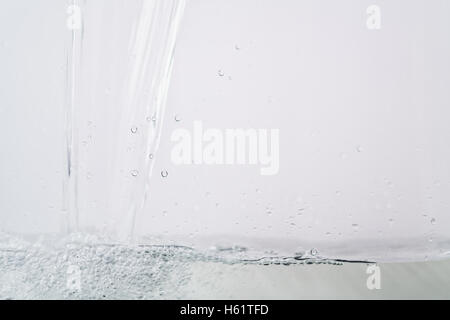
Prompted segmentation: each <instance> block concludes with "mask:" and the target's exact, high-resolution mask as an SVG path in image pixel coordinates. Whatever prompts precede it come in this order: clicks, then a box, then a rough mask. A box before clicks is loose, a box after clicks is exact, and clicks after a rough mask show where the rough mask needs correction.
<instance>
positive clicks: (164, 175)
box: [161, 170, 169, 178]
mask: <svg viewBox="0 0 450 320" xmlns="http://www.w3.org/2000/svg"><path fill="white" fill-rule="evenodd" d="M168 175H169V173H168V172H167V170H163V171H161V177H163V178H166V177H167V176H168Z"/></svg>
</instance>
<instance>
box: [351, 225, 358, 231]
mask: <svg viewBox="0 0 450 320" xmlns="http://www.w3.org/2000/svg"><path fill="white" fill-rule="evenodd" d="M352 228H353V231H354V232H357V231H358V229H359V225H358V224H357V223H353V224H352Z"/></svg>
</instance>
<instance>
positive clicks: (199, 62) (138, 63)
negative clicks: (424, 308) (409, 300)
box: [0, 0, 450, 299]
mask: <svg viewBox="0 0 450 320" xmlns="http://www.w3.org/2000/svg"><path fill="white" fill-rule="evenodd" d="M43 1H44V0H43ZM44 2H45V4H42V5H39V6H38V5H30V4H29V3H28V2H27V1H25V0H23V1H16V2H14V4H12V3H11V4H8V6H9V7H8V8H6V9H7V10H6V9H5V10H3V12H2V13H0V14H3V15H4V16H2V17H1V19H0V21H1V22H0V23H3V24H4V27H2V28H0V30H3V31H0V38H1V46H0V50H1V51H0V55H1V56H0V57H1V62H0V63H2V73H3V74H4V76H0V83H1V86H0V93H1V99H2V107H1V109H0V112H1V116H2V117H1V120H0V121H2V122H1V124H2V130H4V132H3V133H4V134H3V135H2V138H1V139H2V140H1V141H2V146H3V150H4V151H3V153H2V157H1V158H0V168H2V170H0V174H1V178H0V221H1V225H0V230H1V231H2V233H0V271H1V272H0V284H1V285H0V298H1V299H20V298H26V299H35V298H45V299H55V298H57V299H59V298H63V299H105V298H106V299H108V298H111V299H120V298H123V299H152V298H196V297H219V298H220V297H222V298H227V297H231V298H236V297H244V298H252V297H263V298H264V297H268V298H274V297H315V296H316V295H318V296H319V297H320V295H321V294H322V297H343V296H347V297H380V296H382V294H378V295H377V294H373V295H372V296H370V294H369V291H367V288H366V285H365V283H366V278H367V274H366V267H367V266H368V265H373V263H374V262H375V261H376V262H389V263H392V264H387V265H384V264H381V265H382V268H385V270H386V271H385V273H383V274H385V276H383V277H386V279H387V281H386V282H385V286H387V287H388V289H387V290H386V291H384V292H385V296H388V297H408V295H411V296H413V297H416V296H420V294H422V296H423V295H426V294H427V293H433V294H435V296H437V297H446V294H447V296H448V293H447V292H449V291H448V290H446V288H448V287H449V285H450V284H449V283H448V280H447V278H448V277H446V275H447V274H448V270H449V269H448V263H447V264H446V262H448V257H449V250H450V249H449V248H450V242H449V229H448V223H449V215H448V214H447V212H448V206H449V203H448V196H447V195H448V191H449V190H450V182H449V181H450V176H449V171H448V170H447V167H448V161H447V160H448V158H449V153H448V151H447V148H446V146H447V144H448V143H447V141H448V138H449V137H448V130H447V122H446V121H445V119H446V118H448V117H446V116H447V115H448V108H447V105H448V102H449V101H450V100H449V96H448V92H447V89H446V87H447V86H446V85H445V84H446V83H448V81H450V79H449V78H448V75H449V74H450V64H449V62H448V59H447V57H448V54H449V53H450V43H449V42H448V41H443V40H442V39H448V37H447V34H446V30H449V23H450V22H448V19H446V17H445V12H448V10H447V11H446V10H445V9H448V3H447V2H445V1H440V0H435V1H434V2H433V4H429V5H425V2H424V1H419V0H418V1H414V2H408V6H409V8H410V9H411V14H410V15H407V16H405V15H404V10H403V9H404V6H405V3H406V2H404V1H393V2H392V3H390V4H386V5H385V6H384V7H383V8H382V9H383V12H385V11H384V10H386V12H387V13H388V14H387V16H386V17H385V18H386V20H383V21H385V22H386V24H384V22H383V28H382V29H381V31H380V32H379V33H367V32H368V31H367V28H366V24H365V18H366V16H365V14H366V8H365V6H363V5H361V4H356V3H355V2H354V1H343V2H342V3H341V4H336V3H334V2H331V1H330V4H329V5H328V6H325V4H324V3H319V4H318V3H317V2H314V1H303V2H298V1H287V2H286V6H279V5H275V1H273V0H266V1H260V2H258V5H255V3H256V1H255V0H246V1H232V0H230V1H220V0H210V1H204V0H195V1H194V0H192V1H191V2H187V1H184V0H148V1H145V0H134V1H130V0H126V1H125V0H123V1H122V0H114V1H111V0H96V1H95V2H94V1H79V0H71V1H67V2H66V3H64V2H60V1H57V0H45V1H44ZM38 7H39V8H38ZM324 7H327V8H329V9H330V10H323V9H324ZM236 8H239V9H236ZM78 10H79V11H78ZM5 12H7V14H5ZM78 13H80V14H81V15H80V16H78ZM43 16H45V17H47V19H44V20H45V21H42V20H43V19H42V17H43ZM339 17H343V18H339ZM383 17H384V16H383ZM391 17H397V18H395V19H394V18H391ZM418 17H420V19H419V18H418ZM439 17H440V18H439ZM230 21H232V22H233V24H232V25H230ZM268 21H273V22H274V23H273V24H271V23H267V22H268ZM343 21H345V23H342V22H343ZM1 26H3V25H1ZM9 26H14V28H7V27H9ZM5 30H14V31H11V32H9V31H8V32H6V31H5ZM385 30H387V31H385ZM443 30H444V31H443ZM441 33H442V34H441ZM436 34H439V35H440V36H435V35H436ZM399 39H401V41H399ZM175 45H176V46H175ZM175 49H177V50H175ZM30 52H32V53H30ZM331 53H334V54H331ZM169 85H170V86H169ZM169 87H170V90H169ZM374 88H375V89H374ZM24 92H26V93H27V94H24ZM368 96H369V97H372V98H371V99H368V98H367V97H368ZM368 115H370V117H369V116H368ZM197 120H203V121H204V123H206V124H208V126H210V127H212V128H218V129H221V130H222V129H226V128H230V129H231V128H239V127H240V128H247V127H250V128H256V129H259V128H273V127H275V128H280V129H281V130H280V133H281V134H282V145H281V150H282V151H283V152H282V153H281V155H280V173H279V175H277V176H275V177H269V178H268V177H262V176H260V175H259V174H258V170H257V169H255V168H254V167H250V166H234V167H233V166H230V167H213V166H187V167H179V166H176V165H174V164H173V163H172V161H171V160H170V153H171V147H172V144H171V143H170V135H171V133H172V132H173V130H175V129H179V128H188V129H190V128H191V127H192V125H193V123H194V122H195V121H197ZM343 128H344V129H343ZM429 260H432V261H434V260H444V262H442V263H441V264H439V263H438V262H436V264H434V263H433V262H430V263H428V262H424V261H429ZM414 261H417V264H414V263H412V262H414ZM398 262H408V263H405V264H400V263H398ZM284 267H285V269H282V268H284ZM311 267H312V268H313V269H311ZM323 268H324V269H323ZM414 274H417V277H419V278H418V279H419V280H418V281H416V282H414V281H412V280H411V279H413V278H414V277H415V276H414ZM340 278H343V279H346V280H345V281H348V282H347V283H346V282H345V281H344V280H342V281H343V282H339V281H340V280H339V279H340ZM310 279H315V280H316V282H308V281H309V280H310ZM320 279H326V280H320ZM396 279H397V280H396ZM398 279H401V280H398ZM246 280H247V282H246ZM296 281H297V282H296ZM327 281H328V282H327ZM396 281H401V283H402V284H403V286H400V287H401V288H403V289H402V290H403V291H402V290H400V289H398V288H396V286H395V284H396ZM408 281H412V283H413V285H414V286H413V287H408V285H406V284H405V283H407V282H408ZM424 284H425V286H427V288H426V289H423V290H422V289H421V288H422V287H423V286H424ZM333 285H335V288H334V289H333V288H332V287H333ZM300 288H303V291H301V289H300ZM320 288H322V289H323V290H321V289H320ZM324 288H325V289H324ZM336 288H338V289H339V290H338V289H336ZM346 288H347V289H348V288H353V289H355V288H357V289H355V290H354V291H351V290H350V289H349V291H346V290H347V289H346ZM433 288H434V291H433ZM227 290H228V291H227ZM333 290H335V291H333ZM421 290H422V291H421ZM427 290H428V291H427ZM239 294H242V295H239ZM339 294H341V295H339ZM414 294H416V295H414Z"/></svg>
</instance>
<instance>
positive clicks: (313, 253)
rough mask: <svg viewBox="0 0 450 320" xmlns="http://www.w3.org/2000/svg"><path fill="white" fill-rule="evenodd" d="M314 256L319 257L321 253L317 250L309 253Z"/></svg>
mask: <svg viewBox="0 0 450 320" xmlns="http://www.w3.org/2000/svg"><path fill="white" fill-rule="evenodd" d="M309 253H310V254H311V255H312V256H317V254H318V253H319V251H318V250H317V249H315V248H313V249H311V251H310V252H309Z"/></svg>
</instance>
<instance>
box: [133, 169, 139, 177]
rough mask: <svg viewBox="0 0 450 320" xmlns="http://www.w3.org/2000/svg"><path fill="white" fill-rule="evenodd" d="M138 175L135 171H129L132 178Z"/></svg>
mask: <svg viewBox="0 0 450 320" xmlns="http://www.w3.org/2000/svg"><path fill="white" fill-rule="evenodd" d="M138 174H139V171H137V170H133V171H131V175H132V176H133V177H137V176H138Z"/></svg>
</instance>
